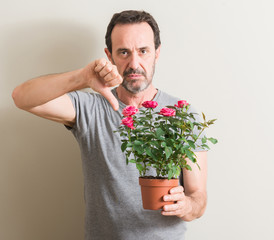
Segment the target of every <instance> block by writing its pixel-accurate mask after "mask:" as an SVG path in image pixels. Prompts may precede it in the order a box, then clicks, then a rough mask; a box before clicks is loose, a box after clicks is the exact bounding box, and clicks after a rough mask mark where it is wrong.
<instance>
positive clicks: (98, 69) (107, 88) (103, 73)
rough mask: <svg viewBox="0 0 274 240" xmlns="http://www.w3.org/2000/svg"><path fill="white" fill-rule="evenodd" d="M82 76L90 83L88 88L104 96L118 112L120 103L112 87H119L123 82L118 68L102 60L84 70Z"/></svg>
mask: <svg viewBox="0 0 274 240" xmlns="http://www.w3.org/2000/svg"><path fill="white" fill-rule="evenodd" d="M82 74H83V77H84V78H85V79H86V81H87V82H88V86H89V87H90V88H92V89H93V90H94V91H96V92H98V93H100V94H101V95H102V96H104V97H105V98H106V99H107V100H108V101H109V103H110V104H111V106H112V107H113V109H114V110H115V111H117V110H118V109H119V103H118V100H117V99H116V98H115V97H114V95H113V94H112V92H111V87H114V86H116V85H119V84H121V83H122V81H123V78H122V77H121V75H120V74H119V72H118V70H117V67H116V66H115V65H113V64H112V63H111V62H110V61H108V60H106V59H104V58H101V59H97V60H95V61H94V62H92V63H90V64H89V65H87V66H86V67H85V68H83V72H82Z"/></svg>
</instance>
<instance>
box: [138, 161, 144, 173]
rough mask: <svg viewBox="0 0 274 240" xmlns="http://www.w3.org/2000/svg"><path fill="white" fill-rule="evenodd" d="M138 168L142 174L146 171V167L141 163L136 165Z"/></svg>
mask: <svg viewBox="0 0 274 240" xmlns="http://www.w3.org/2000/svg"><path fill="white" fill-rule="evenodd" d="M136 168H137V169H138V170H139V171H140V172H142V171H143V170H144V167H143V166H142V165H141V164H140V163H136Z"/></svg>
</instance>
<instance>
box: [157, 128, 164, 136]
mask: <svg viewBox="0 0 274 240" xmlns="http://www.w3.org/2000/svg"><path fill="white" fill-rule="evenodd" d="M155 133H156V137H157V138H161V137H162V136H163V135H164V134H165V132H164V131H163V130H162V129H161V128H157V130H156V132H155Z"/></svg>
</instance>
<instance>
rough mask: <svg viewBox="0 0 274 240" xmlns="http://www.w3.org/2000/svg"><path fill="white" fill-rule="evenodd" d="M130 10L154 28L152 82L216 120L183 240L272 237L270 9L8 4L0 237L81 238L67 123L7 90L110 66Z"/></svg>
mask: <svg viewBox="0 0 274 240" xmlns="http://www.w3.org/2000/svg"><path fill="white" fill-rule="evenodd" d="M126 9H137V10H141V9H143V10H146V11H148V12H150V13H151V14H152V15H153V16H154V17H155V19H156V20H157V21H158V23H159V26H160V29H161V38H162V51H161V57H160V60H159V62H158V64H157V66H156V74H155V78H154V82H155V85H156V86H157V87H158V88H160V89H163V90H165V91H166V92H169V93H171V94H173V95H175V96H177V97H180V98H182V99H187V100H188V101H189V102H190V103H191V104H192V105H194V106H195V107H196V109H197V110H199V111H200V112H201V111H203V112H204V113H205V114H206V115H207V117H208V119H211V118H217V119H218V121H217V122H216V124H215V125H214V126H213V127H212V128H211V129H210V130H209V131H208V136H214V137H216V138H218V140H219V143H218V144H217V145H215V146H212V150H211V151H210V152H209V179H208V195H209V198H208V207H207V211H206V213H205V215H204V216H203V217H202V218H201V219H199V220H195V221H193V222H191V223H189V224H188V228H189V230H188V233H187V237H188V238H187V239H190V240H200V239H207V240H219V239H222V240H230V239H239V240H241V239H249V240H255V239H256V240H257V239H264V240H270V239H274V232H273V223H274V221H273V215H274V204H273V203H274V194H273V192H274V177H273V176H274V174H273V169H274V163H273V162H274V159H273V152H272V151H273V147H274V144H273V136H274V127H273V126H274V124H273V116H274V114H273V107H274V106H273V105H274V104H273V103H274V97H273V94H272V92H273V80H274V74H273V69H274V68H273V66H274V44H273V43H274V33H273V23H274V15H273V11H274V4H273V1H272V0H269V1H267V0H258V1H256V0H229V1H225V0H208V1H206V0H191V1H190V0H189V1H184V0H170V1H160V0H151V1H149V0H139V1H128V0H124V1H123V0H116V1H99V0H98V1H95V0H93V1H92V0H89V1H88V0H78V1H72V0H47V1H39V0H25V1H20V0H10V1H2V2H1V9H0V16H1V21H0V26H1V31H0V34H1V38H0V110H1V111H0V134H1V139H0V141H1V144H0V239H5V240H37V239H39V240H48V239H51V240H75V239H83V236H84V235H83V232H84V230H83V225H84V200H83V182H82V172H81V170H82V169H81V160H80V152H79V149H78V145H77V143H76V141H75V140H74V138H73V136H72V135H71V134H70V133H69V132H68V131H67V130H65V128H64V127H63V126H62V125H59V124H57V123H54V122H50V121H47V120H44V119H41V118H38V117H35V116H32V115H30V114H28V113H26V112H23V111H20V110H18V109H16V107H15V106H14V104H13V101H12V98H11V93H12V90H13V89H14V87H15V86H17V85H18V84H20V83H22V82H23V81H26V80H28V79H30V78H32V77H35V76H38V75H43V74H47V73H56V72H65V71H69V70H74V69H77V68H80V67H83V66H85V65H86V64H88V63H89V62H90V61H91V60H94V59H96V58H99V57H104V56H105V55H104V51H103V49H104V47H105V44H104V34H105V30H106V27H107V24H108V22H109V20H110V18H111V16H112V14H113V13H115V12H119V11H122V10H126ZM102 174H103V173H102Z"/></svg>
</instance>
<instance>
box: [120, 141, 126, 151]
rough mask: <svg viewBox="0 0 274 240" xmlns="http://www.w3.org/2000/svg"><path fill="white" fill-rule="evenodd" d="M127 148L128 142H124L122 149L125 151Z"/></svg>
mask: <svg viewBox="0 0 274 240" xmlns="http://www.w3.org/2000/svg"><path fill="white" fill-rule="evenodd" d="M126 149H127V142H124V143H122V145H121V150H122V152H124V151H125V150H126Z"/></svg>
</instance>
